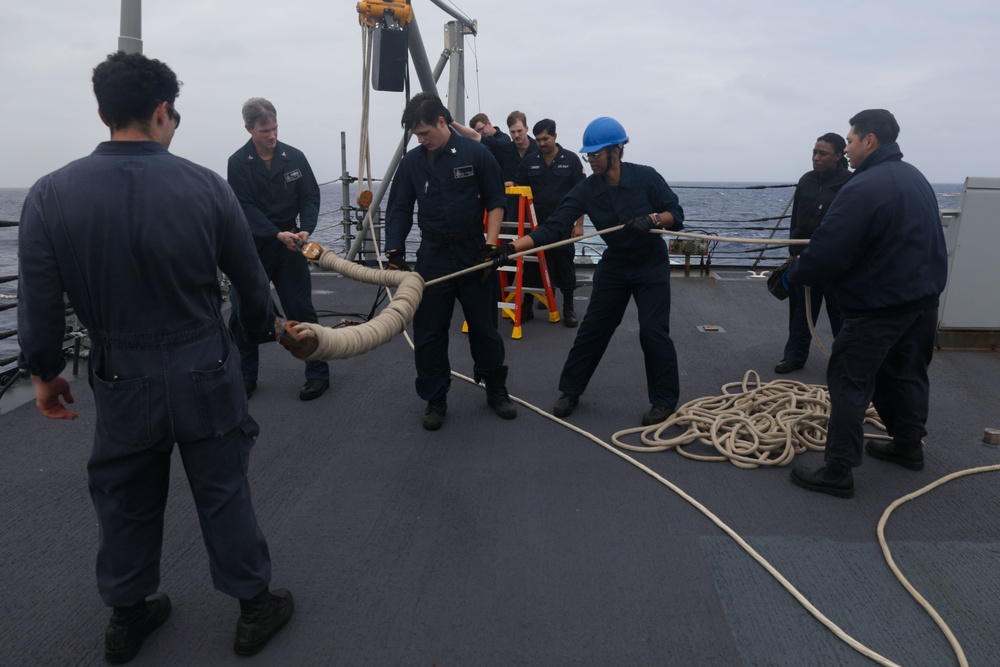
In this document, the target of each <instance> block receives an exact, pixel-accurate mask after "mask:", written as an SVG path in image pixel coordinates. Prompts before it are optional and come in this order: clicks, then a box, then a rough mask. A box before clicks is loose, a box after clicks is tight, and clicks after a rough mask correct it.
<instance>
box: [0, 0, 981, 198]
mask: <svg viewBox="0 0 1000 667" xmlns="http://www.w3.org/2000/svg"><path fill="white" fill-rule="evenodd" d="M413 5H414V12H415V14H416V16H417V19H418V22H419V26H420V31H421V33H422V35H423V38H424V42H425V44H426V48H427V53H428V57H429V59H430V61H431V63H432V64H434V63H436V62H437V59H438V56H439V54H440V53H441V50H442V48H443V37H442V33H443V30H442V26H443V25H444V23H446V22H447V21H448V20H450V19H449V17H448V16H447V15H446V14H445V13H444V12H442V11H441V10H440V9H439V8H438V7H437V6H435V5H434V4H432V3H431V2H430V1H429V0H413ZM458 7H459V8H460V9H461V10H462V11H464V13H465V14H466V15H468V16H470V17H471V18H473V19H476V20H477V21H478V23H479V34H478V36H477V37H475V38H471V37H470V38H468V39H467V41H466V48H467V51H466V54H467V74H466V80H467V85H468V96H467V99H466V115H467V116H471V115H473V114H474V113H476V112H478V111H480V110H481V111H484V112H486V113H487V114H489V115H490V117H491V119H492V120H493V121H494V122H495V123H497V124H498V125H501V126H502V125H503V124H504V120H505V118H506V116H507V114H508V112H510V111H511V110H513V109H520V110H522V111H524V112H525V113H526V114H527V117H528V125H529V128H530V126H531V125H532V124H533V123H534V122H535V121H537V120H540V119H541V118H544V117H549V118H553V119H555V120H556V122H557V124H558V135H559V141H560V143H561V144H562V145H563V146H564V147H565V148H567V149H569V150H573V151H576V150H579V148H580V139H581V135H582V132H583V129H584V127H585V126H586V124H587V123H588V122H589V121H590V120H592V119H593V118H595V117H597V116H604V115H607V116H613V117H615V118H617V119H618V120H619V121H620V122H621V123H622V124H623V125H624V126H625V128H626V130H627V132H628V133H629V136H630V137H631V143H630V144H629V146H628V148H627V149H626V153H625V156H626V159H627V160H630V161H634V162H639V163H644V164H649V165H652V166H654V167H655V168H657V169H658V170H659V171H660V172H661V173H662V174H663V175H664V177H665V178H666V179H667V180H668V181H673V182H683V181H749V182H794V181H795V180H797V179H798V177H799V176H801V174H802V173H803V172H805V171H807V170H809V169H810V166H811V165H810V153H811V150H812V146H813V143H814V141H815V139H816V137H817V136H819V135H820V134H823V133H825V132H830V131H833V132H837V133H839V134H841V135H845V134H846V132H847V129H848V124H847V120H848V118H850V117H851V116H852V115H853V114H854V113H855V112H857V111H859V110H861V109H865V108H871V107H882V108H886V109H889V110H890V111H892V112H893V113H894V114H895V116H896V118H897V120H898V121H899V123H900V125H901V127H902V132H901V134H900V139H899V142H900V145H901V146H902V150H903V153H904V155H905V159H906V160H907V161H909V162H912V163H913V164H915V165H916V166H917V167H918V168H920V169H921V170H922V171H923V172H924V174H925V175H926V176H927V177H928V179H930V180H931V182H935V183H942V182H945V183H947V182H953V183H959V182H962V181H963V180H964V179H965V177H966V176H1000V163H998V160H997V156H998V155H1000V131H998V123H1000V3H998V2H997V1H996V0H951V1H949V2H944V1H943V0H937V1H934V2H929V1H927V0H841V1H836V2H835V1H833V0H806V1H803V0H795V1H790V0H764V1H763V2H745V1H743V0H740V1H737V0H708V1H705V2H665V1H664V0H655V1H653V2H647V3H625V2H621V1H620V0H617V1H613V0H577V1H576V2H568V1H566V0H505V1H504V2H497V1H496V0H462V2H461V3H460V4H459V5H458ZM119 10H120V3H119V1H118V0H102V1H101V2H93V1H88V2H80V0H46V1H41V2H13V0H11V1H6V2H4V3H3V7H2V9H0V82H2V94H0V119H2V123H3V125H2V126H3V131H4V134H5V140H6V141H5V145H6V147H7V150H5V151H4V159H3V160H0V187H21V186H28V185H30V184H31V183H33V182H34V181H35V180H36V179H37V178H39V177H40V176H42V175H43V174H45V173H47V172H49V171H51V170H53V169H55V168H58V167H60V166H62V165H63V164H65V163H66V162H69V161H70V160H72V159H75V158H77V157H80V156H82V155H84V154H86V153H89V152H90V151H91V150H93V148H94V146H95V145H96V144H97V143H98V142H100V141H103V140H105V139H106V138H107V130H106V128H105V127H104V126H103V125H102V124H101V123H100V121H99V119H98V117H97V112H96V102H95V100H94V97H93V93H92V90H91V84H90V76H91V71H92V68H93V67H94V65H96V64H97V63H98V62H100V61H101V60H102V59H103V58H104V57H105V56H106V55H107V54H108V53H109V52H111V51H114V50H116V49H117V44H118V35H119ZM142 38H143V52H144V53H145V54H146V55H148V56H150V57H154V58H158V59H160V60H163V61H164V62H166V63H167V64H168V65H170V66H171V67H172V68H173V69H174V71H175V72H176V73H177V75H178V77H179V78H180V79H181V80H182V81H183V82H184V85H183V87H182V88H181V95H180V97H179V98H178V100H177V103H176V107H177V109H178V111H180V112H181V114H182V115H183V123H182V125H181V128H180V130H179V131H178V133H177V135H176V136H175V138H174V142H173V144H172V146H171V151H173V152H174V153H176V154H177V155H181V156H183V157H186V158H189V159H191V160H194V161H195V162H198V163H201V164H204V165H206V166H208V167H210V168H211V169H214V170H216V171H218V172H219V173H222V174H223V175H224V174H225V167H226V159H227V158H228V156H229V155H230V154H231V153H232V152H234V151H235V150H236V149H237V148H239V146H241V145H242V144H243V143H244V142H245V141H246V140H247V138H248V135H247V133H246V131H245V130H244V128H243V123H242V120H241V118H240V107H241V105H242V103H243V101H244V100H246V99H247V98H248V97H251V96H263V97H267V98H269V99H270V100H271V101H272V102H273V103H274V104H275V106H276V107H277V111H278V122H279V139H280V140H281V141H284V142H286V143H289V144H291V145H293V146H296V147H298V148H300V149H302V150H303V151H305V153H306V155H307V156H308V157H309V159H310V161H311V163H312V165H313V168H314V171H315V172H316V175H317V177H318V178H319V179H320V181H328V180H332V179H334V178H336V177H337V176H339V175H340V172H341V158H340V132H341V131H345V132H346V133H347V146H348V161H347V164H348V169H349V170H350V171H351V172H352V173H356V172H357V170H358V136H359V131H360V122H361V120H360V119H361V89H362V80H361V29H360V27H359V25H358V20H357V12H356V9H355V2H354V0H283V1H282V2H276V1H275V0H269V1H266V2H265V1H263V0H241V1H240V2H232V1H228V2H222V1H221V0H171V1H170V2H163V1H160V2H150V1H148V0H147V2H146V3H145V6H144V7H143V26H142ZM446 79H447V73H446V74H445V76H444V77H442V86H441V92H442V94H444V93H446V92H447V84H446ZM413 81H414V86H416V85H417V83H416V77H413ZM414 92H415V91H414ZM404 104H405V100H404V98H403V94H402V93H387V92H373V93H372V95H371V124H370V132H371V137H372V138H371V141H372V161H373V163H374V171H375V175H376V176H381V175H382V174H383V172H384V170H385V168H386V165H387V164H388V162H389V159H390V157H391V155H392V152H393V151H394V149H395V147H396V145H397V144H398V142H399V137H400V129H399V116H400V112H401V111H402V108H403V105H404ZM412 145H415V144H414V143H411V146H412Z"/></svg>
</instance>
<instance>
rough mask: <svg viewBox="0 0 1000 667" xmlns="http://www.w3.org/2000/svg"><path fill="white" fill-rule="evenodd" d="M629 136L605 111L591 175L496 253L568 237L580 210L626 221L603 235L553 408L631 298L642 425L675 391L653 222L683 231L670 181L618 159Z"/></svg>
mask: <svg viewBox="0 0 1000 667" xmlns="http://www.w3.org/2000/svg"><path fill="white" fill-rule="evenodd" d="M628 140H629V138H628V135H627V134H626V133H625V128H624V127H622V125H621V123H619V122H618V121H617V120H615V119H614V118H609V117H607V116H602V117H600V118H597V119H595V120H593V121H591V123H590V124H589V125H588V126H587V129H586V130H584V132H583V148H581V149H580V152H581V153H584V154H586V157H587V161H588V162H589V163H590V167H591V169H592V170H593V172H594V173H593V174H592V175H591V176H589V177H588V178H587V179H586V180H584V181H583V182H581V183H579V184H577V185H576V186H575V187H574V188H573V189H572V190H570V191H569V193H568V194H567V195H566V196H565V197H564V198H563V200H562V202H561V203H560V204H559V206H558V208H556V210H555V212H554V213H553V214H552V215H550V216H549V218H548V219H547V220H546V221H545V223H544V224H542V225H540V226H539V227H538V228H537V229H536V230H535V231H533V232H531V233H530V234H528V235H527V236H524V237H522V238H520V239H517V240H515V241H514V242H512V243H507V244H504V245H502V246H500V247H498V248H497V249H496V250H495V251H494V252H493V258H494V262H495V265H499V264H501V263H503V262H504V261H505V260H506V257H507V256H508V255H510V254H512V253H514V252H520V251H522V250H527V249H529V248H533V247H535V246H539V245H547V244H550V243H553V242H555V241H558V240H559V239H562V238H566V236H567V235H568V234H569V232H570V229H571V228H572V226H573V224H574V223H575V221H576V220H577V218H579V217H580V216H581V215H584V214H586V215H587V216H589V217H590V221H591V222H592V223H593V225H594V227H595V229H597V230H602V229H608V228H610V227H616V226H618V225H622V224H624V229H621V230H618V231H615V232H610V233H607V234H604V235H603V237H602V238H603V239H604V242H605V243H606V244H607V249H606V250H605V251H604V254H603V255H602V256H601V261H600V263H599V264H598V265H597V268H596V269H595V271H594V279H593V280H594V287H593V292H592V293H591V300H590V307H589V308H588V309H587V313H586V315H585V316H584V318H583V323H582V324H581V325H580V329H579V330H578V332H577V335H576V340H575V341H574V342H573V347H572V349H571V350H570V352H569V357H568V358H567V359H566V363H565V364H564V365H563V370H562V374H561V376H560V378H559V391H560V392H561V395H560V396H559V399H558V400H557V401H556V404H555V407H554V409H553V412H554V414H555V415H556V416H557V417H568V416H569V415H570V414H572V412H573V410H574V409H575V408H576V406H577V404H578V403H579V400H580V396H581V395H582V394H583V392H584V390H585V389H586V388H587V384H588V382H590V378H591V376H592V375H593V374H594V371H595V370H597V365H598V364H599V363H600V361H601V357H602V356H603V355H604V351H605V349H607V346H608V343H609V342H610V341H611V336H612V335H613V334H614V332H615V329H616V328H617V327H618V325H619V324H620V323H621V321H622V316H623V315H624V313H625V308H626V307H627V306H628V302H629V299H630V298H631V299H634V300H635V303H636V306H637V308H638V310H639V343H640V344H641V345H642V351H643V355H644V357H645V367H646V388H647V392H648V395H649V402H650V409H649V410H648V411H647V412H646V413H645V414H644V415H643V417H642V423H643V425H646V426H648V425H651V424H657V423H660V422H662V421H664V420H666V419H667V417H669V416H670V415H671V414H672V413H673V411H674V409H675V407H676V406H677V400H678V397H679V395H680V381H679V378H678V370H677V352H676V350H675V349H674V343H673V341H672V340H671V339H670V260H669V256H668V254H667V245H666V243H665V241H664V239H663V237H662V235H660V234H656V233H650V230H651V229H653V228H654V227H656V228H661V229H681V228H682V227H683V225H682V223H683V221H684V209H682V208H681V205H680V203H679V202H678V200H677V195H675V194H674V192H673V190H671V189H670V186H668V185H667V182H666V181H665V180H664V179H663V177H662V176H660V174H658V173H657V172H656V170H655V169H653V168H652V167H646V166H643V165H638V164H632V163H629V162H622V153H623V152H624V150H625V144H626V143H628Z"/></svg>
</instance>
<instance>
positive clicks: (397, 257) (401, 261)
mask: <svg viewBox="0 0 1000 667" xmlns="http://www.w3.org/2000/svg"><path fill="white" fill-rule="evenodd" d="M385 259H386V261H387V262H388V268H389V270H390V271H410V270H412V269H410V265H409V264H407V263H406V256H405V254H404V253H403V251H402V250H398V249H393V250H388V251H386V253H385Z"/></svg>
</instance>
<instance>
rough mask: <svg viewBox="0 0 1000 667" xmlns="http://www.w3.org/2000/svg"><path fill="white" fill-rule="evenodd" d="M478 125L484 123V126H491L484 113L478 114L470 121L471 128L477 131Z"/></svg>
mask: <svg viewBox="0 0 1000 667" xmlns="http://www.w3.org/2000/svg"><path fill="white" fill-rule="evenodd" d="M476 123H482V124H483V125H489V124H490V119H489V116H487V115H486V114H484V113H477V114H476V115H475V116H473V117H472V118H470V119H469V127H471V128H472V129H476Z"/></svg>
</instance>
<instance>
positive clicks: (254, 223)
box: [227, 97, 330, 401]
mask: <svg viewBox="0 0 1000 667" xmlns="http://www.w3.org/2000/svg"><path fill="white" fill-rule="evenodd" d="M243 121H244V123H246V129H247V132H249V133H250V135H251V138H250V140H249V141H247V143H246V145H245V146H243V147H242V148H241V149H239V150H238V151H236V152H235V153H233V154H232V156H230V158H229V166H228V171H227V173H228V179H229V185H230V186H232V188H233V191H234V192H235V193H236V198H237V199H239V201H240V206H242V207H243V212H244V213H245V214H246V217H247V222H249V223H250V231H251V232H252V233H253V237H254V242H255V243H256V244H257V253H258V255H259V256H260V261H261V264H263V265H264V271H265V272H266V273H267V277H268V278H269V279H270V280H271V282H272V283H274V289H275V291H276V292H277V293H278V299H279V300H280V301H281V307H282V308H283V309H284V310H285V316H286V317H287V318H288V319H289V320H296V321H298V322H313V323H316V322H318V321H319V320H318V318H317V317H316V309H315V308H313V303H312V279H311V278H310V275H309V262H308V261H306V258H305V257H304V256H303V255H302V253H301V252H299V249H298V246H297V243H299V242H305V241H306V239H308V238H309V235H310V234H312V233H313V231H315V230H316V222H317V220H318V218H319V203H320V194H319V185H317V184H316V177H315V176H314V175H313V171H312V168H311V167H310V166H309V162H308V161H307V160H306V156H305V155H303V154H302V151H300V150H298V149H296V148H293V147H291V146H289V145H288V144H283V143H281V142H279V141H278V120H277V115H276V111H275V110H274V105H272V104H271V103H270V102H269V101H267V100H265V99H264V98H262V97H253V98H250V99H249V100H247V101H246V103H244V105H243ZM296 218H298V226H296ZM238 296H239V295H237V297H234V298H233V300H232V302H233V309H232V315H231V317H230V320H229V323H230V326H231V327H232V329H233V334H234V335H235V336H236V342H237V344H238V345H239V348H240V355H241V357H242V359H243V361H242V372H243V381H244V388H245V390H246V393H247V397H248V398H249V397H250V395H251V394H253V392H254V390H255V389H256V388H257V368H258V365H259V362H258V358H259V357H258V354H257V346H256V345H254V344H252V343H250V341H248V340H247V339H246V337H245V336H244V335H243V332H242V330H241V328H240V325H239V308H238ZM305 376H306V382H305V384H304V385H303V386H302V389H301V391H300V392H299V398H301V399H302V400H303V401H308V400H312V399H315V398H319V397H320V396H321V395H322V394H323V392H324V391H326V390H327V389H328V388H329V387H330V366H329V364H327V363H326V362H325V361H307V362H305Z"/></svg>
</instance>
